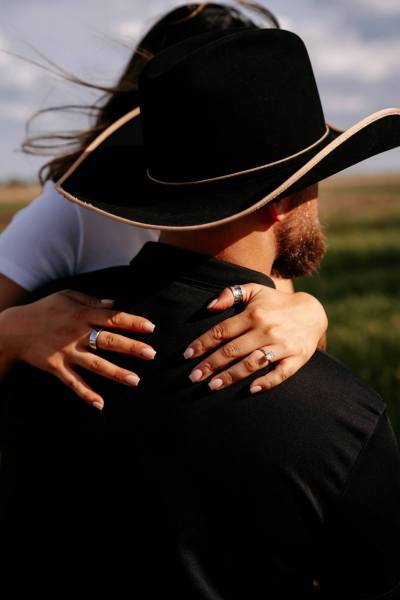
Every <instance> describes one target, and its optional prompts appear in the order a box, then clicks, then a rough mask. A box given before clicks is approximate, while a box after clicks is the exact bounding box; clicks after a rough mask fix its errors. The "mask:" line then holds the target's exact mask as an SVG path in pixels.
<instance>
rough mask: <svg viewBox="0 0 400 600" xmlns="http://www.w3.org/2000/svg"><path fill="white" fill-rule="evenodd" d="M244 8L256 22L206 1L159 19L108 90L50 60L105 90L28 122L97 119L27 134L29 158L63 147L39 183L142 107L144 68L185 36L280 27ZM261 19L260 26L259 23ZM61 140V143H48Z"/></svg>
mask: <svg viewBox="0 0 400 600" xmlns="http://www.w3.org/2000/svg"><path fill="white" fill-rule="evenodd" d="M236 3H237V4H238V5H239V6H240V8H242V7H243V8H245V9H247V10H248V11H250V13H254V15H256V16H257V17H258V19H257V21H258V22H256V21H255V20H253V19H251V18H250V17H249V16H246V14H245V12H244V11H242V10H239V9H238V8H235V7H233V6H228V5H225V4H216V3H213V2H203V3H201V4H199V3H193V4H185V5H183V6H179V7H178V8H175V9H174V10H172V11H170V12H168V13H167V14H166V15H164V16H163V17H162V18H161V19H159V20H158V21H157V22H156V23H155V25H153V27H151V29H150V30H149V31H148V32H147V33H146V35H145V36H144V37H143V39H142V40H141V41H140V42H139V44H138V46H137V47H136V49H135V50H134V52H133V54H132V56H131V58H130V59H129V61H128V63H127V65H126V67H125V69H124V71H123V73H122V75H121V76H120V78H119V81H118V82H117V84H116V85H115V86H111V87H106V86H100V85H95V84H93V83H90V82H88V81H85V80H83V79H81V78H79V77H76V76H74V75H73V74H71V73H68V72H67V71H65V70H64V69H63V68H62V67H59V66H58V65H56V64H55V63H53V62H52V61H51V60H48V59H47V60H48V62H49V63H50V64H51V65H53V67H55V72H56V73H57V74H58V75H61V76H62V77H63V78H65V79H67V80H69V81H71V82H72V83H76V84H78V85H82V86H85V87H88V88H91V89H97V90H99V91H102V92H104V93H103V95H102V96H101V97H100V98H99V99H98V100H97V101H96V102H95V103H94V104H92V105H89V106H84V105H71V104H70V105H66V106H56V107H52V108H46V109H41V110H39V111H37V112H36V113H35V114H34V115H33V116H32V117H31V118H30V119H29V120H28V122H27V126H26V128H27V132H28V131H29V126H30V123H31V121H32V119H34V118H35V117H37V116H38V115H39V114H42V113H45V112H48V111H56V110H62V111H69V112H76V111H79V112H81V113H84V114H87V115H88V116H89V117H91V118H93V117H94V120H95V121H94V125H93V126H91V127H89V128H88V129H86V130H85V131H82V132H78V133H77V132H63V133H61V132H60V133H58V134H56V133H42V134H39V135H34V136H27V138H26V139H25V140H24V142H23V143H22V150H23V152H26V153H27V154H36V155H47V156H48V155H51V156H54V154H55V150H58V149H61V150H62V151H63V152H62V154H61V155H57V156H56V157H55V158H52V159H51V160H50V161H48V162H46V163H45V164H44V165H43V166H42V167H41V168H40V170H39V181H40V183H41V184H42V185H43V184H44V182H45V181H46V180H48V179H52V180H57V179H58V178H59V177H61V176H62V175H63V174H64V173H65V172H66V171H67V169H68V168H69V167H70V166H71V165H72V164H73V162H74V161H75V160H76V159H77V158H78V156H79V155H80V154H81V153H82V151H83V150H84V148H85V147H86V146H87V145H88V144H90V142H91V141H92V140H94V138H96V137H97V136H98V135H99V134H100V133H101V132H102V131H104V129H106V127H108V126H109V125H111V123H113V122H114V121H116V120H117V119H118V118H119V117H121V116H122V115H124V114H125V113H127V112H129V111H131V110H133V109H134V108H135V107H136V106H138V104H139V101H138V89H137V82H138V77H139V74H140V72H141V70H142V69H143V67H144V65H145V64H146V63H147V61H148V60H149V59H151V58H152V57H153V56H154V55H155V54H158V53H159V52H161V51H162V50H164V49H165V48H168V47H169V46H171V45H173V44H175V43H177V42H180V41H181V40H184V39H186V38H189V37H191V36H193V35H197V34H200V33H205V32H207V31H213V30H220V31H221V33H223V32H224V31H225V30H226V29H228V28H230V27H258V28H261V27H275V28H279V22H278V20H277V19H276V17H275V16H274V15H273V14H272V13H271V12H270V11H269V10H268V9H266V8H264V7H263V6H260V5H259V4H257V3H255V2H247V1H241V0H238V1H237V2H236ZM260 17H261V23H260ZM55 140H58V141H60V140H62V141H63V143H57V144H54V143H50V144H49V142H51V141H53V142H54V141H55Z"/></svg>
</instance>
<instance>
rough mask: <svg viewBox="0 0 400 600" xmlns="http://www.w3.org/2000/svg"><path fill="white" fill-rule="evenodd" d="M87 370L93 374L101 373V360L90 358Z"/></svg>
mask: <svg viewBox="0 0 400 600" xmlns="http://www.w3.org/2000/svg"><path fill="white" fill-rule="evenodd" d="M89 369H90V370H91V371H94V372H95V373H99V372H100V371H101V360H99V359H98V358H96V357H94V358H92V359H91V361H90V363H89Z"/></svg>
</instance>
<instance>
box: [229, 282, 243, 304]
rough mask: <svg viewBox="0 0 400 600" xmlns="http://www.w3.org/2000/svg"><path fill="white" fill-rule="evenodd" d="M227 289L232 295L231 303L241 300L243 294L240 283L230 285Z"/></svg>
mask: <svg viewBox="0 0 400 600" xmlns="http://www.w3.org/2000/svg"><path fill="white" fill-rule="evenodd" d="M229 289H230V290H231V292H232V295H233V304H238V303H239V302H243V300H244V294H243V290H242V288H241V286H240V285H231V286H229Z"/></svg>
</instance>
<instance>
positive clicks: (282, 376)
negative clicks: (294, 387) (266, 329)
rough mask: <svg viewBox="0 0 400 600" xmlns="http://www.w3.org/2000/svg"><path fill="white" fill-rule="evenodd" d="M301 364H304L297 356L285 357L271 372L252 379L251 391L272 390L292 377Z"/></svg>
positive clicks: (253, 392)
mask: <svg viewBox="0 0 400 600" xmlns="http://www.w3.org/2000/svg"><path fill="white" fill-rule="evenodd" d="M301 366H303V363H302V362H300V361H299V360H298V359H297V358H295V357H292V356H290V357H289V358H284V359H283V360H281V361H279V363H277V365H276V367H275V369H273V370H272V371H271V372H270V373H267V375H264V376H263V377H259V378H258V379H255V380H254V381H252V382H251V385H250V392H251V393H252V394H256V393H258V392H261V391H265V390H271V389H272V388H274V387H276V386H278V385H279V384H281V383H283V382H284V381H286V379H289V377H292V375H294V374H295V373H297V371H298V370H299V369H300V367H301Z"/></svg>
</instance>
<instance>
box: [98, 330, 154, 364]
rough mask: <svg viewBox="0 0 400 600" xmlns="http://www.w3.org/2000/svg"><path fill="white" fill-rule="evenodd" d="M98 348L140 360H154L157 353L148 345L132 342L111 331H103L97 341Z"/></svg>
mask: <svg viewBox="0 0 400 600" xmlns="http://www.w3.org/2000/svg"><path fill="white" fill-rule="evenodd" d="M96 346H97V348H101V349H102V350H110V351H111V352H120V353H122V354H131V355H132V356H137V357H138V358H144V359H147V360H152V359H153V358H154V357H155V355H156V351H155V350H154V349H153V348H152V347H151V346H149V345H148V344H143V342H138V341H137V340H131V339H129V338H127V337H124V336H123V335H118V334H117V333H111V332H110V331H102V332H101V333H99V335H98V336H97V339H96Z"/></svg>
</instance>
